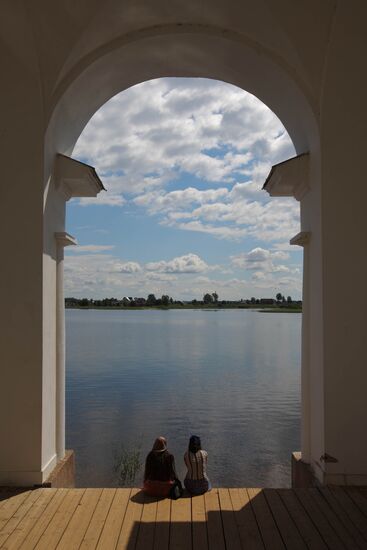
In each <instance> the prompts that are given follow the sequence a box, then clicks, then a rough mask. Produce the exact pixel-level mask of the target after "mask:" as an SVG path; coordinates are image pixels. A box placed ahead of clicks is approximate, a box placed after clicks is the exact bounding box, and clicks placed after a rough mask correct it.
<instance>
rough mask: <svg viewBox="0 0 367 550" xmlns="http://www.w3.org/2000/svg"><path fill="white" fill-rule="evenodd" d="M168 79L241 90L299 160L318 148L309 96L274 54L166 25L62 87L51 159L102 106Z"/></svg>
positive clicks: (98, 59)
mask: <svg viewBox="0 0 367 550" xmlns="http://www.w3.org/2000/svg"><path fill="white" fill-rule="evenodd" d="M167 76H174V77H201V78H212V79H216V80H222V81H224V82H227V83H230V84H233V85H235V86H238V87H239V88H242V89H244V90H246V91H248V92H250V93H252V94H253V95H255V96H256V97H258V98H259V99H260V100H261V101H262V102H263V103H265V104H266V105H267V106H268V107H269V108H270V109H271V110H272V111H273V112H274V113H275V114H276V115H277V116H278V118H279V119H280V120H281V121H282V123H283V124H284V126H285V128H286V129H287V131H288V133H289V135H290V137H291V139H292V141H293V143H294V145H295V148H296V151H297V153H303V152H308V151H315V152H316V150H317V148H318V145H319V130H318V123H317V110H316V107H315V104H314V102H313V100H312V94H311V92H310V90H309V87H308V86H307V83H306V82H305V81H303V80H302V79H301V78H300V77H299V75H298V73H297V71H295V70H294V68H292V67H291V66H290V65H287V64H286V63H285V62H284V60H283V59H282V58H280V56H279V55H278V54H276V53H275V52H273V51H271V50H269V49H268V48H266V47H264V46H263V45H261V44H260V43H258V42H255V41H254V40H252V39H250V38H248V37H245V36H243V35H240V34H239V33H236V32H234V31H231V30H228V29H225V28H220V27H215V26H210V25H199V24H171V25H160V26H158V25H157V26H154V27H151V28H144V29H140V30H139V31H134V32H131V33H128V34H127V35H123V36H120V37H118V38H116V39H115V40H113V41H111V42H109V43H108V44H104V45H103V46H101V47H100V48H98V49H97V50H95V51H93V52H91V53H90V54H89V55H87V56H85V57H84V58H82V59H81V60H79V62H78V63H77V64H76V65H75V66H74V67H72V68H71V69H70V70H69V72H67V73H66V74H65V75H64V76H63V78H61V79H59V81H58V84H57V86H56V88H55V90H54V92H53V96H52V103H51V107H50V116H49V124H48V128H47V132H46V145H48V147H49V148H48V152H49V153H52V152H53V151H52V150H57V151H58V152H61V153H65V154H70V153H71V151H72V149H73V147H74V144H75V143H76V141H77V139H78V137H79V135H80V133H81V132H82V130H83V128H84V126H85V125H86V123H87V122H88V121H89V120H90V118H91V117H92V116H93V114H94V113H95V112H96V111H97V110H98V109H99V108H100V107H101V106H102V105H103V104H104V103H105V102H106V101H108V100H109V99H110V98H111V97H113V96H114V95H116V94H117V93H119V92H121V91H123V90H125V89H127V88H129V87H130V86H133V85H135V84H138V83H140V82H144V81H146V80H151V79H154V78H160V77H167Z"/></svg>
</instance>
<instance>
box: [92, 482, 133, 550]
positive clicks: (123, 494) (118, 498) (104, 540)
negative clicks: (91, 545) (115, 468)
mask: <svg viewBox="0 0 367 550" xmlns="http://www.w3.org/2000/svg"><path fill="white" fill-rule="evenodd" d="M130 493H131V489H116V493H115V496H114V499H113V501H112V504H111V507H110V509H109V512H108V515H107V517H106V521H105V524H104V526H103V529H102V533H101V536H100V538H99V541H98V544H97V548H99V549H100V550H108V549H109V548H115V547H116V545H117V541H118V539H119V536H120V531H121V526H122V523H123V521H124V517H125V512H126V508H127V505H128V502H129V498H130Z"/></svg>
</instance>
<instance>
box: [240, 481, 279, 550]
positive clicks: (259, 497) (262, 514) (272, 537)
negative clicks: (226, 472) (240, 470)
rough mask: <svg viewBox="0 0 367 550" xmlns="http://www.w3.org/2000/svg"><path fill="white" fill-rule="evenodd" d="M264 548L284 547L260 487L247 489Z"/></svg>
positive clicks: (272, 549)
mask: <svg viewBox="0 0 367 550" xmlns="http://www.w3.org/2000/svg"><path fill="white" fill-rule="evenodd" d="M247 493H248V496H249V499H250V503H251V507H252V509H253V511H254V514H255V517H256V520H257V523H258V526H259V529H260V533H261V537H262V539H263V541H264V546H265V548H270V549H271V550H277V549H279V550H280V549H284V544H283V541H282V538H281V536H280V533H279V531H278V528H277V526H276V523H275V521H274V518H273V515H272V513H271V511H270V508H269V506H268V503H267V501H266V500H265V496H264V495H263V490H262V489H247Z"/></svg>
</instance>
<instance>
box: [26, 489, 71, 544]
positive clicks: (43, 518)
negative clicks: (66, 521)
mask: <svg viewBox="0 0 367 550" xmlns="http://www.w3.org/2000/svg"><path fill="white" fill-rule="evenodd" d="M68 493H69V489H56V494H55V495H54V497H53V499H52V500H51V502H50V503H49V504H48V505H47V506H46V507H45V508H44V510H43V511H42V513H41V515H40V517H39V518H38V520H37V522H36V523H35V525H34V526H33V528H32V529H30V531H29V532H28V533H27V535H26V537H25V539H24V540H23V542H22V543H21V545H20V547H19V548H22V549H24V550H28V549H29V548H32V549H33V548H34V547H35V546H36V544H37V542H38V541H39V539H40V538H41V536H42V534H43V533H44V531H45V530H46V528H47V526H48V525H49V524H50V522H51V520H52V518H53V517H54V515H55V514H56V512H57V510H58V509H59V507H60V506H61V504H62V502H63V500H64V499H65V498H66V496H67V494H68Z"/></svg>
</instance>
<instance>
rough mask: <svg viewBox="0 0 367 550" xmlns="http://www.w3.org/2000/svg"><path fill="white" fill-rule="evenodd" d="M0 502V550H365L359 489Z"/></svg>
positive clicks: (36, 497)
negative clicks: (173, 498) (126, 549)
mask: <svg viewBox="0 0 367 550" xmlns="http://www.w3.org/2000/svg"><path fill="white" fill-rule="evenodd" d="M0 499H1V500H0V548H1V549H2V550H3V549H7V550H10V549H17V550H18V549H22V550H30V549H33V548H36V549H47V550H52V549H53V548H57V549H60V550H61V549H64V550H73V549H79V548H80V549H84V550H86V549H94V548H98V549H100V550H109V549H115V548H118V549H122V548H129V549H136V550H149V549H152V550H163V549H165V550H167V549H172V550H173V549H174V550H180V549H182V550H190V549H193V550H196V549H197V550H207V549H210V550H219V549H227V550H240V549H243V550H245V549H246V550H247V549H264V548H266V549H269V550H277V549H284V548H287V549H288V548H289V549H294V550H302V549H306V548H311V549H325V548H330V549H332V550H339V549H360V550H364V549H367V490H366V489H358V488H349V489H341V488H335V489H332V488H330V489H298V490H293V489H278V490H276V489H213V490H212V491H211V492H210V493H207V494H206V495H205V496H200V497H195V498H189V497H186V498H185V497H184V498H181V499H179V500H177V501H171V500H168V499H164V500H157V499H153V498H148V497H145V496H144V495H143V494H142V493H141V492H140V491H139V490H138V489H43V488H42V489H35V490H33V491H24V492H19V493H18V494H6V493H0Z"/></svg>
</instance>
